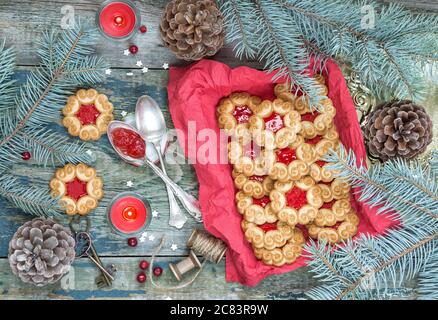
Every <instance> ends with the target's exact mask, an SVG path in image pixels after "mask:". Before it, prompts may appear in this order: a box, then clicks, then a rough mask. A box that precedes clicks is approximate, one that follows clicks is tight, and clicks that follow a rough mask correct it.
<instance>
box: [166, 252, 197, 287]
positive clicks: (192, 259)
mask: <svg viewBox="0 0 438 320" xmlns="http://www.w3.org/2000/svg"><path fill="white" fill-rule="evenodd" d="M195 268H201V262H200V261H199V259H198V257H197V256H196V254H195V253H194V252H193V250H190V253H189V256H188V257H187V258H185V259H184V260H181V261H180V262H178V263H177V264H173V263H170V264H169V269H170V271H172V273H173V275H174V276H175V278H176V279H177V280H178V281H181V279H182V276H183V275H184V274H185V273H187V272H189V271H190V270H193V269H195Z"/></svg>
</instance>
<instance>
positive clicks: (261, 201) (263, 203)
mask: <svg viewBox="0 0 438 320" xmlns="http://www.w3.org/2000/svg"><path fill="white" fill-rule="evenodd" d="M269 202H271V199H269V197H268V196H264V197H263V198H261V199H254V198H253V199H252V203H253V204H256V205H258V206H260V207H262V208H264V207H266V205H267V204H268V203H269Z"/></svg>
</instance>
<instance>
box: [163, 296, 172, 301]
mask: <svg viewBox="0 0 438 320" xmlns="http://www.w3.org/2000/svg"><path fill="white" fill-rule="evenodd" d="M164 300H172V298H171V297H169V296H167V297H166V298H164Z"/></svg>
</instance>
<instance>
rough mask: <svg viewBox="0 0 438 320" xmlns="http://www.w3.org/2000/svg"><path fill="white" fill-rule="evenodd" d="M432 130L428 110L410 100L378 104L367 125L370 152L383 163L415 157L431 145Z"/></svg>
mask: <svg viewBox="0 0 438 320" xmlns="http://www.w3.org/2000/svg"><path fill="white" fill-rule="evenodd" d="M432 131H433V130H432V121H431V119H430V117H429V115H428V114H427V113H426V110H425V109H424V108H423V107H421V106H418V105H415V104H413V103H412V101H408V100H403V101H392V102H386V103H382V104H380V105H378V106H377V107H375V108H374V110H373V111H372V112H371V113H370V115H369V117H368V120H367V122H366V124H365V138H366V139H367V140H368V142H367V143H368V148H369V151H370V153H371V155H372V156H375V157H378V158H380V159H381V160H382V161H387V160H388V159H391V158H394V157H401V158H405V159H412V158H414V157H415V156H417V155H419V154H420V153H422V152H424V151H425V150H426V148H427V146H428V145H429V144H430V143H431V141H432Z"/></svg>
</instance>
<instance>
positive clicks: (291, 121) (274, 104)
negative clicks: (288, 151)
mask: <svg viewBox="0 0 438 320" xmlns="http://www.w3.org/2000/svg"><path fill="white" fill-rule="evenodd" d="M249 125H250V127H249V129H250V131H251V135H252V136H253V138H254V141H255V142H256V144H258V145H259V146H262V147H265V148H266V149H275V148H280V149H281V148H285V147H287V146H288V145H289V144H291V143H292V142H294V141H295V139H296V136H297V133H298V132H300V130H301V121H300V114H299V113H298V112H297V111H295V110H294V106H293V103H291V102H287V101H284V100H282V99H275V100H274V101H270V100H264V101H262V102H261V103H260V104H259V105H257V106H256V107H255V108H254V115H253V116H251V117H250V118H249Z"/></svg>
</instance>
